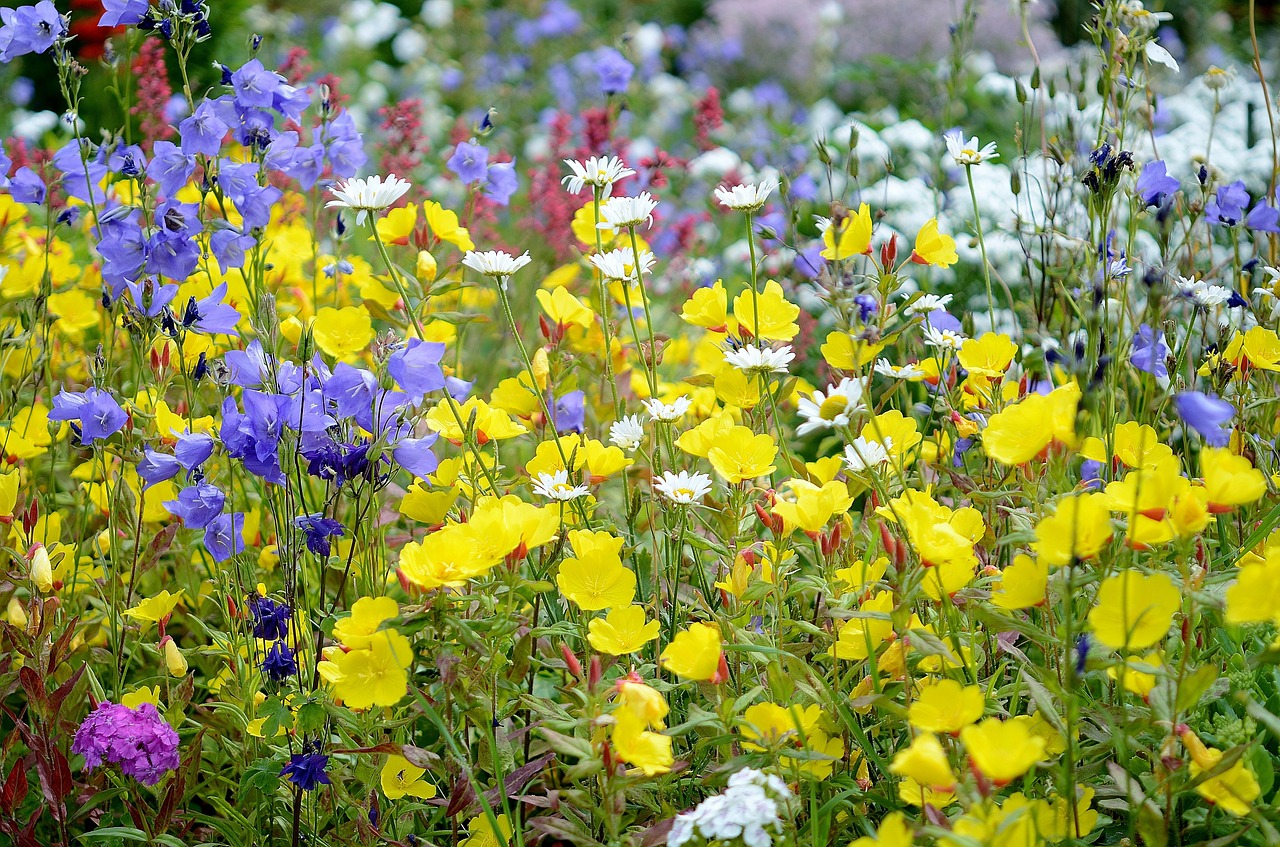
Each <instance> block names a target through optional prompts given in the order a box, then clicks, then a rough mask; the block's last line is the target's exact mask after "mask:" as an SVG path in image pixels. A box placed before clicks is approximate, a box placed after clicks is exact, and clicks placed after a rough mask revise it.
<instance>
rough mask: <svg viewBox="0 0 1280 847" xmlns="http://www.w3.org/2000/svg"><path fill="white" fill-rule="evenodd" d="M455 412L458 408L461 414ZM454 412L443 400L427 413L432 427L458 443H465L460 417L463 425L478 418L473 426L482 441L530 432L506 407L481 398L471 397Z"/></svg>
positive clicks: (486, 442)
mask: <svg viewBox="0 0 1280 847" xmlns="http://www.w3.org/2000/svg"><path fill="white" fill-rule="evenodd" d="M454 411H457V413H458V414H457V417H455V416H454ZM454 411H451V410H450V408H449V401H448V400H441V401H440V402H439V403H437V404H436V405H435V406H433V407H432V408H431V411H430V412H428V413H427V414H426V418H425V420H426V423H427V427H428V428H430V429H431V430H432V431H433V432H438V433H440V435H442V436H443V437H444V438H445V439H447V440H449V441H452V442H453V443H455V444H461V443H462V440H463V438H462V436H463V433H462V427H461V426H459V425H458V418H461V419H462V423H463V425H467V424H468V422H470V421H471V419H472V416H474V417H475V421H474V423H473V424H471V425H472V426H473V427H474V430H475V437H476V441H477V442H478V443H480V444H488V443H489V442H490V441H501V440H503V439H507V438H515V437H516V436H518V435H523V434H525V433H526V432H528V431H529V430H528V429H527V428H526V427H525V426H524V425H523V424H521V423H518V422H517V421H514V420H512V418H511V416H510V415H508V414H507V413H506V412H504V411H503V410H502V409H498V408H494V407H492V406H490V405H489V404H488V403H486V402H484V401H483V400H481V399H479V398H478V397H471V398H469V399H468V400H467V402H465V403H462V404H460V405H457V406H456V408H455V410H454Z"/></svg>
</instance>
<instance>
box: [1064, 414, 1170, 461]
mask: <svg viewBox="0 0 1280 847" xmlns="http://www.w3.org/2000/svg"><path fill="white" fill-rule="evenodd" d="M1080 455H1082V456H1084V457H1085V458H1086V459H1092V460H1093V461H1095V462H1101V463H1102V464H1104V465H1109V464H1111V461H1112V459H1114V460H1115V461H1117V462H1120V463H1121V464H1123V465H1126V466H1127V467H1130V468H1145V467H1149V466H1153V465H1156V464H1159V463H1160V462H1161V461H1163V460H1165V459H1167V458H1169V457H1171V456H1173V448H1172V447H1170V446H1169V445H1168V444H1165V443H1164V442H1163V441H1161V440H1160V435H1159V434H1158V433H1157V432H1156V431H1155V429H1153V428H1152V427H1150V426H1147V425H1146V424H1140V423H1138V422H1137V421H1126V422H1124V423H1122V424H1117V425H1116V427H1115V428H1114V429H1113V430H1112V431H1111V453H1110V455H1108V453H1107V447H1106V445H1105V444H1104V443H1103V441H1102V439H1101V438H1095V437H1089V438H1086V439H1085V440H1084V443H1083V444H1082V445H1081V446H1080Z"/></svg>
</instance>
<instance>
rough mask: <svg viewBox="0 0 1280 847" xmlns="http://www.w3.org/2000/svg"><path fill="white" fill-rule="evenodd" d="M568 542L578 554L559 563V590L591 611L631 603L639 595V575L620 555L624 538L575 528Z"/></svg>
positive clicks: (576, 603)
mask: <svg viewBox="0 0 1280 847" xmlns="http://www.w3.org/2000/svg"><path fill="white" fill-rule="evenodd" d="M569 543H570V544H572V545H573V550H574V553H576V554H577V555H576V556H572V557H570V558H567V559H565V560H564V561H563V562H561V563H560V573H559V574H557V575H556V585H557V586H559V588H560V593H561V594H563V595H564V596H565V597H566V598H567V599H569V600H570V601H572V602H573V603H574V604H575V605H577V606H578V608H580V609H583V610H585V611H588V612H594V611H597V610H599V609H612V608H614V607H616V606H627V605H630V603H631V601H632V600H633V599H634V598H635V596H636V575H635V572H634V571H632V570H631V569H630V568H624V567H623V566H622V559H621V557H620V556H619V555H618V554H619V551H620V550H621V549H622V545H623V539H621V538H619V537H617V536H614V535H610V534H609V533H607V532H591V531H590V530H585V529H576V530H573V531H572V532H570V533H569Z"/></svg>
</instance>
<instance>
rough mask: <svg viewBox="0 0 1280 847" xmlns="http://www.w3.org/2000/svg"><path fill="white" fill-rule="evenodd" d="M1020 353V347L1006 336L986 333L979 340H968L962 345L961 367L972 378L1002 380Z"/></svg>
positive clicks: (960, 353) (959, 356) (959, 355)
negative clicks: (1014, 358)
mask: <svg viewBox="0 0 1280 847" xmlns="http://www.w3.org/2000/svg"><path fill="white" fill-rule="evenodd" d="M1017 353H1018V345H1017V344H1015V343H1014V342H1013V339H1011V338H1009V336H1007V335H1004V334H997V333H994V332H984V333H983V334H982V335H981V336H980V337H978V338H966V339H965V341H964V344H962V345H960V352H959V354H958V358H959V359H960V365H961V366H962V367H963V368H964V369H965V370H967V371H968V372H969V375H970V376H981V377H986V378H987V379H1000V378H1001V377H1003V376H1004V374H1005V371H1007V370H1008V369H1009V365H1010V364H1011V363H1012V362H1013V357H1014V356H1015V355H1017Z"/></svg>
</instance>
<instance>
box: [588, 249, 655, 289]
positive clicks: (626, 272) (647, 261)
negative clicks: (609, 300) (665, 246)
mask: <svg viewBox="0 0 1280 847" xmlns="http://www.w3.org/2000/svg"><path fill="white" fill-rule="evenodd" d="M656 261H657V259H656V258H654V255H653V254H652V253H650V252H649V251H648V250H641V251H640V267H639V271H640V273H638V274H637V273H636V255H635V251H633V250H629V249H625V248H619V249H617V250H610V251H609V252H608V253H597V254H596V255H594V256H592V257H591V264H592V265H594V266H595V269H596V270H598V271H600V275H601V276H603V277H604V278H605V280H606V281H607V282H631V283H635V282H638V281H639V279H640V277H641V276H643V275H644V274H647V273H649V272H650V271H651V270H653V265H654V263H655V262H656Z"/></svg>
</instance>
